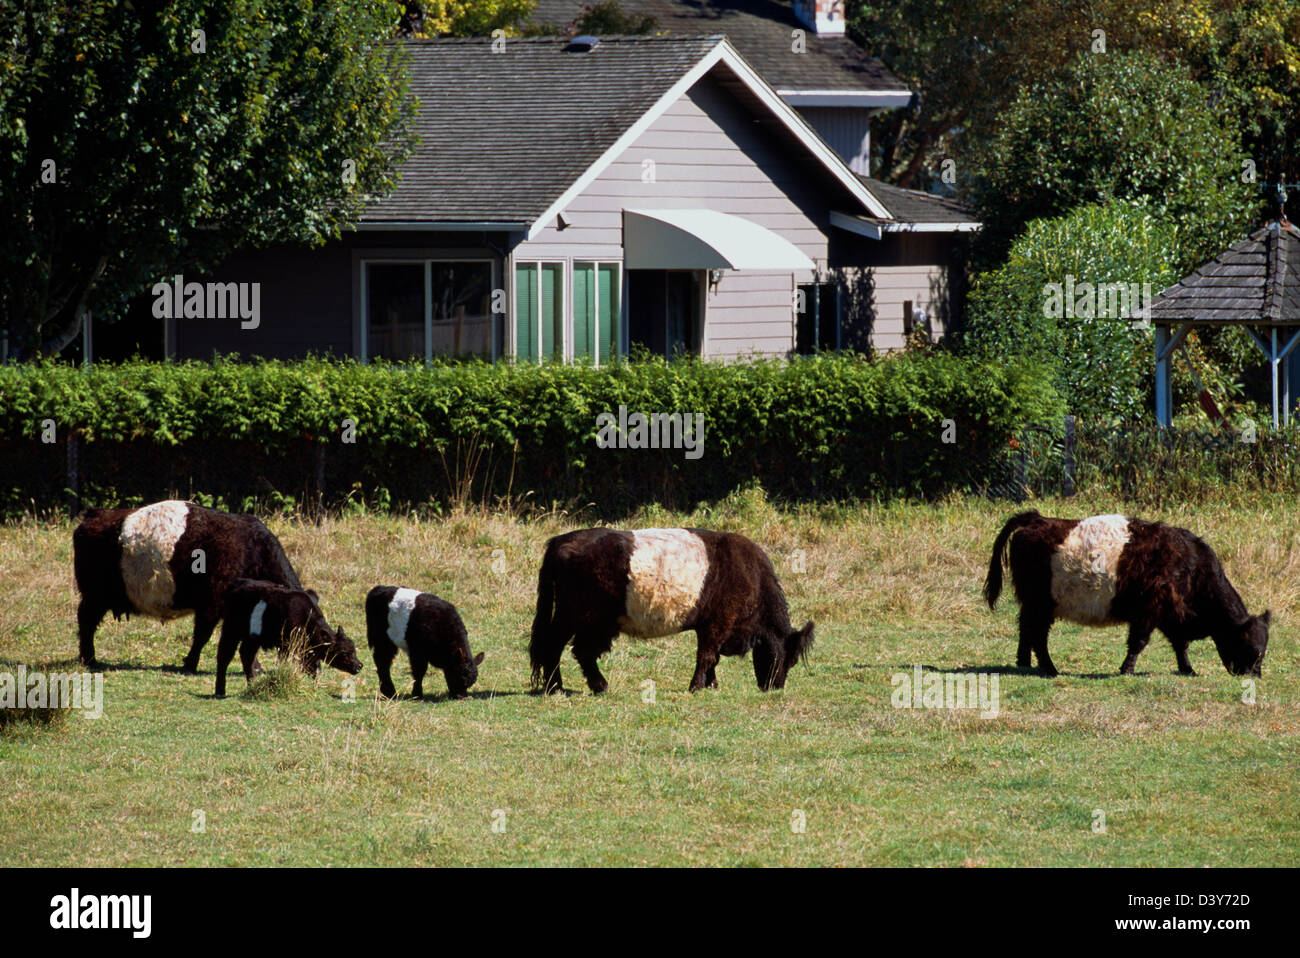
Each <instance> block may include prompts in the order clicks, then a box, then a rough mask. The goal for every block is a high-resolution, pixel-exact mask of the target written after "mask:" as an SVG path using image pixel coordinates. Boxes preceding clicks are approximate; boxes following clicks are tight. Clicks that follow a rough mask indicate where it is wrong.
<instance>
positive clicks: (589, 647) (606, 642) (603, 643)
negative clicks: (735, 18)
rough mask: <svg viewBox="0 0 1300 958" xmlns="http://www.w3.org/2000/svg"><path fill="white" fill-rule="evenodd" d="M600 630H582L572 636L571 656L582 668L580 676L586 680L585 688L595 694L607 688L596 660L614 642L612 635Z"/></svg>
mask: <svg viewBox="0 0 1300 958" xmlns="http://www.w3.org/2000/svg"><path fill="white" fill-rule="evenodd" d="M616 634H617V633H611V634H602V633H600V632H591V631H583V632H579V633H578V634H577V635H576V636H574V638H573V657H574V658H575V659H577V660H578V665H579V666H581V668H582V677H583V678H585V679H586V680H587V688H589V689H591V691H592V692H594V693H595V694H596V695H599V694H600V693H602V692H604V691H605V690H606V689H607V688H609V683H608V682H606V681H605V676H603V675H601V674H600V666H599V664H598V660H599V659H600V657H601V656H602V655H604V654H605V653H606V652H608V651H609V649H610V646H612V645H613V644H614V635H616Z"/></svg>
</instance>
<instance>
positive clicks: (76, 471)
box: [65, 429, 81, 518]
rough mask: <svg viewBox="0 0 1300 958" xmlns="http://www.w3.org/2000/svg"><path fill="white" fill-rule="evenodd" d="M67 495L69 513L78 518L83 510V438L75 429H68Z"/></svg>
mask: <svg viewBox="0 0 1300 958" xmlns="http://www.w3.org/2000/svg"><path fill="white" fill-rule="evenodd" d="M67 447H68V463H67V465H68V468H67V485H66V486H65V488H66V489H67V497H68V515H70V516H72V517H73V518H76V515H77V513H79V512H80V511H81V481H80V479H81V438H80V437H79V436H78V435H77V431H76V430H75V429H70V430H68V440H67Z"/></svg>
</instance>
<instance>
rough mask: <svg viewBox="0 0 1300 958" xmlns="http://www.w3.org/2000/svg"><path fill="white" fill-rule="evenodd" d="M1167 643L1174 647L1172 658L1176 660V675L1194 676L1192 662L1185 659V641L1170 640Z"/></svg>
mask: <svg viewBox="0 0 1300 958" xmlns="http://www.w3.org/2000/svg"><path fill="white" fill-rule="evenodd" d="M1169 642H1170V644H1171V645H1173V647H1174V658H1176V659H1177V660H1178V673H1179V674H1180V675H1195V674H1196V670H1195V669H1194V668H1192V661H1191V659H1189V658H1188V657H1187V640H1186V639H1170V640H1169Z"/></svg>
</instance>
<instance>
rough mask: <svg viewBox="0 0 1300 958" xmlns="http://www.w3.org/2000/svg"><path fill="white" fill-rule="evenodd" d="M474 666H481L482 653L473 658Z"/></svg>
mask: <svg viewBox="0 0 1300 958" xmlns="http://www.w3.org/2000/svg"><path fill="white" fill-rule="evenodd" d="M474 664H475V665H482V664H483V653H482V652H480V653H479V654H478V655H476V656H474Z"/></svg>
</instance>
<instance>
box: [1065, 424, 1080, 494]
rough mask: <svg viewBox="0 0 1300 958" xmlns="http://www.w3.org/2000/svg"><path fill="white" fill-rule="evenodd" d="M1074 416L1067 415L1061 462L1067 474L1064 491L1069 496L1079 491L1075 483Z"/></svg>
mask: <svg viewBox="0 0 1300 958" xmlns="http://www.w3.org/2000/svg"><path fill="white" fill-rule="evenodd" d="M1074 421H1075V420H1074V417H1073V416H1066V417H1065V441H1064V443H1063V449H1062V455H1061V464H1062V466H1063V468H1064V471H1065V475H1064V478H1063V479H1062V482H1061V485H1062V487H1063V488H1062V490H1061V491H1062V492H1063V493H1064V494H1065V495H1067V496H1072V495H1074V494H1075V492H1076V491H1077V489H1076V487H1075V484H1074Z"/></svg>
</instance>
